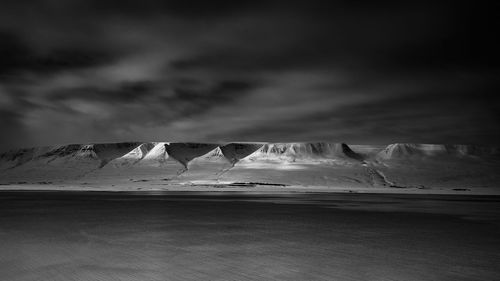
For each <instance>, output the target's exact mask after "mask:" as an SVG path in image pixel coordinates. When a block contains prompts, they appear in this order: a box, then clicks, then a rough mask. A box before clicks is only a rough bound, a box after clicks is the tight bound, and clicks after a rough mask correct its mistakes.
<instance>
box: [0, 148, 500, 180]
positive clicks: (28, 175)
mask: <svg viewBox="0 0 500 281" xmlns="http://www.w3.org/2000/svg"><path fill="white" fill-rule="evenodd" d="M499 167H500V156H499V149H498V148H496V147H481V146H471V145H441V144H401V143H396V144H391V145H388V146H386V147H383V146H379V145H374V146H370V145H352V146H349V145H347V144H344V143H327V142H316V143H225V144H202V143H168V142H147V143H135V142H131V143H112V144H72V145H63V146H54V147H40V148H27V149H19V150H11V151H8V152H5V153H2V154H0V183H3V184H9V183H18V182H28V183H36V182H49V181H50V182H53V181H54V182H74V183H83V182H84V183H92V182H93V183H103V182H106V183H107V184H120V182H121V183H123V182H132V183H133V182H146V181H158V182H160V181H161V182H169V183H177V184H179V183H181V184H185V183H188V184H193V183H194V184H197V183H241V182H259V183H265V184H286V185H301V186H345V187H371V186H373V187H388V188H390V187H417V188H441V187H446V188H476V187H491V188H498V186H499V183H500V176H498V175H497V174H498V172H497V171H498V168H499ZM158 184H160V183H158Z"/></svg>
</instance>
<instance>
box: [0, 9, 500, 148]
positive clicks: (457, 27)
mask: <svg viewBox="0 0 500 281" xmlns="http://www.w3.org/2000/svg"><path fill="white" fill-rule="evenodd" d="M326 2H328V3H329V4H328V5H326V4H325V3H326ZM458 2H460V4H459V3H458ZM497 3H498V2H497ZM498 13H499V4H485V3H481V2H480V1H479V2H478V1H470V2H465V1H448V2H438V1H430V2H425V1H391V2H383V3H382V2H380V1H371V2H370V4H361V3H360V2H358V1H339V2H333V1H321V2H320V1H311V0H309V1H303V2H302V3H298V2H297V3H296V2H292V1H281V2H278V1H264V2H261V3H259V2H258V1H227V2H226V1H200V2H195V1H189V0H183V1H147V0H141V1H102V0H96V1H91V0H80V1H78V0H77V1H69V0H65V1H60V0H42V1H37V0H33V1H21V0H15V1H8V0H7V1H1V2H0V127H1V136H0V148H6V147H12V146H29V145H44V144H55V143H81V142H115V141H130V140H144V141H154V140H158V141H160V140H162V141H207V142H211V141H299V140H302V141H319V140H324V141H334V142H342V141H343V142H348V143H379V144H382V143H393V142H424V143H479V144H492V143H500V130H499V127H500V126H499V124H500V113H499V109H500V108H499V107H500V106H499V104H500V102H499V98H498V90H499V88H500V87H499V83H498V80H499V79H498V77H499V76H498V75H499V70H500V60H499V55H498V52H499V50H500V46H499V44H498V43H497V42H495V41H496V39H498V38H497V37H498V28H497V22H496V21H497V20H496V18H497V17H498Z"/></svg>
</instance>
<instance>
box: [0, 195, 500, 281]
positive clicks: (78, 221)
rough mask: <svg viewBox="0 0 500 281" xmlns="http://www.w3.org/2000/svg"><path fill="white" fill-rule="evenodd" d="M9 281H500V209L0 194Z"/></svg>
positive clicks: (470, 200) (365, 198)
mask: <svg viewBox="0 0 500 281" xmlns="http://www.w3.org/2000/svg"><path fill="white" fill-rule="evenodd" d="M0 241H2V243H0V274H1V276H2V278H3V279H4V280H13V281H16V280H54V281H56V280H496V279H498V278H499V277H500V269H499V268H498V266H497V265H498V264H500V255H499V250H500V248H499V247H500V246H499V245H500V197H495V196H489V197H486V196H463V195H462V196H456V195H402V194H392V195H391V194H346V193H344V194H336V193H329V194H328V193H321V194H319V193H308V194H304V193H293V194H259V193H242V192H236V193H234V192H210V193H202V192H151V193H147V192H129V193H125V192H33V191H25V192H22V191H19V192H1V193H0Z"/></svg>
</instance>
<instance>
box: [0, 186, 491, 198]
mask: <svg viewBox="0 0 500 281" xmlns="http://www.w3.org/2000/svg"><path fill="white" fill-rule="evenodd" d="M3 191H6V192H14V191H40V192H45V191H47V192H48V191H54V192H66V191H68V192H71V191H82V192H87V191H89V192H90V191H92V192H124V193H126V192H134V193H144V194H147V193H155V192H159V193H162V192H210V193H211V192H214V193H217V192H221V193H223V192H234V193H266V194H273V193H275V194H287V193H362V194H415V195H426V194H429V195H440V194H442V195H484V196H500V190H497V189H492V188H473V189H466V188H455V189H449V188H441V189H439V188H432V189H419V188H412V187H408V188H376V187H367V188H348V187H328V186H309V187H305V186H284V187H283V186H279V187H278V186H261V185H256V186H254V187H234V186H227V185H213V184H206V185H205V184H200V185H187V184H172V185H168V186H162V187H161V188H158V187H157V186H154V185H149V186H148V185H131V184H128V185H119V184H117V185H108V184H106V185H99V184H95V185H94V184H93V185H81V184H65V183H57V184H4V185H1V186H0V193H1V192H3Z"/></svg>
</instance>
